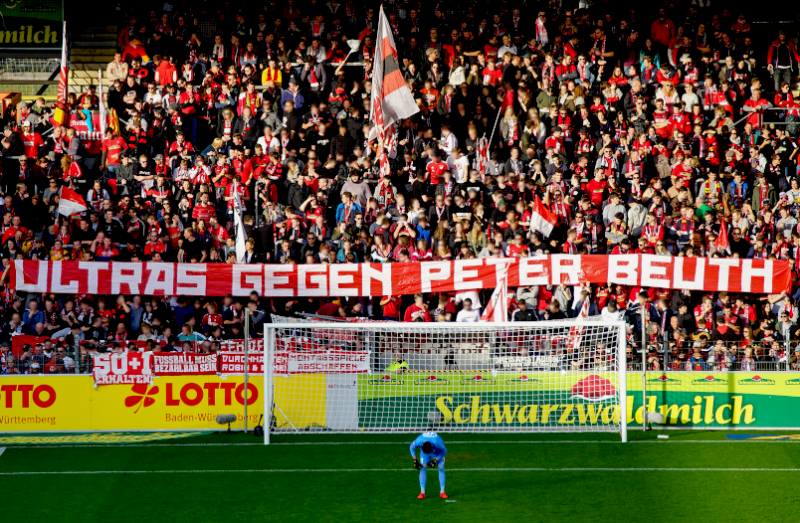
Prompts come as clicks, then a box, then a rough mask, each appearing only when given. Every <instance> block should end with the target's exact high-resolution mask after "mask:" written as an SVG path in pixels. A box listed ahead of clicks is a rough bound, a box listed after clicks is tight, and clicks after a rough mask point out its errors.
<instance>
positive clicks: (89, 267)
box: [78, 261, 109, 294]
mask: <svg viewBox="0 0 800 523" xmlns="http://www.w3.org/2000/svg"><path fill="white" fill-rule="evenodd" d="M108 263H109V262H85V261H82V262H78V268H80V269H84V270H86V271H87V272H88V274H87V275H86V283H87V285H86V290H87V292H88V293H89V294H97V285H98V283H99V281H100V279H99V278H98V277H97V273H98V272H100V271H107V270H108Z"/></svg>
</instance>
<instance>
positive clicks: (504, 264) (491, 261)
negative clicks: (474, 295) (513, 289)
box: [477, 258, 519, 289]
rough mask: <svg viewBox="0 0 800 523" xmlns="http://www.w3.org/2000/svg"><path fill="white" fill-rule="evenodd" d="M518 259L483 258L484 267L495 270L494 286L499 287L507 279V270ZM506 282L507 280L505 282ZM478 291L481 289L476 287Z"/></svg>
mask: <svg viewBox="0 0 800 523" xmlns="http://www.w3.org/2000/svg"><path fill="white" fill-rule="evenodd" d="M517 259H519V258H484V259H483V260H484V261H485V262H486V266H487V267H488V266H494V268H495V286H497V287H499V286H500V285H502V283H503V279H504V278H507V277H508V268H509V267H510V266H511V265H512V264H513V263H514V262H515V260H517ZM506 281H507V280H506ZM477 288H478V289H480V288H481V287H477Z"/></svg>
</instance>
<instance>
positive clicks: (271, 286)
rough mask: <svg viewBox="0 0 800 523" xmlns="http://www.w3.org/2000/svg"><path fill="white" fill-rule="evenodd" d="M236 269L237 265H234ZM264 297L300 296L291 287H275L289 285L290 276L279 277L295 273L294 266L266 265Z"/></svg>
mask: <svg viewBox="0 0 800 523" xmlns="http://www.w3.org/2000/svg"><path fill="white" fill-rule="evenodd" d="M234 267H235V265H234ZM263 267H264V296H286V297H292V296H298V295H297V294H295V292H294V289H291V288H289V287H275V286H276V285H287V284H288V283H289V276H288V275H285V276H284V275H283V274H281V275H278V273H291V272H293V271H294V266H293V265H264V266H263Z"/></svg>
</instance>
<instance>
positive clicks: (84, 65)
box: [70, 57, 113, 72]
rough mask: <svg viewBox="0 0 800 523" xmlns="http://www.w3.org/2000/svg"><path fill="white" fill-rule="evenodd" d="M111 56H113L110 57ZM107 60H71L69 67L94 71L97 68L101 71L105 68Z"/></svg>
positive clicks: (76, 69) (75, 69) (74, 69)
mask: <svg viewBox="0 0 800 523" xmlns="http://www.w3.org/2000/svg"><path fill="white" fill-rule="evenodd" d="M112 58H113V57H112ZM110 61H111V60H108V61H106V62H98V61H91V62H90V61H86V62H71V63H70V68H71V69H72V70H73V71H94V72H97V70H98V69H102V70H103V71H105V70H106V67H108V62H110Z"/></svg>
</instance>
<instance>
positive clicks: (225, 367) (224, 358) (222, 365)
mask: <svg viewBox="0 0 800 523" xmlns="http://www.w3.org/2000/svg"><path fill="white" fill-rule="evenodd" d="M248 356H249V358H248V360H249V363H250V369H249V371H248V372H249V373H250V374H264V354H263V353H260V354H258V353H257V354H248ZM244 362H245V357H244V353H243V352H220V353H219V373H220V374H234V375H241V374H244V367H245V365H244Z"/></svg>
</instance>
